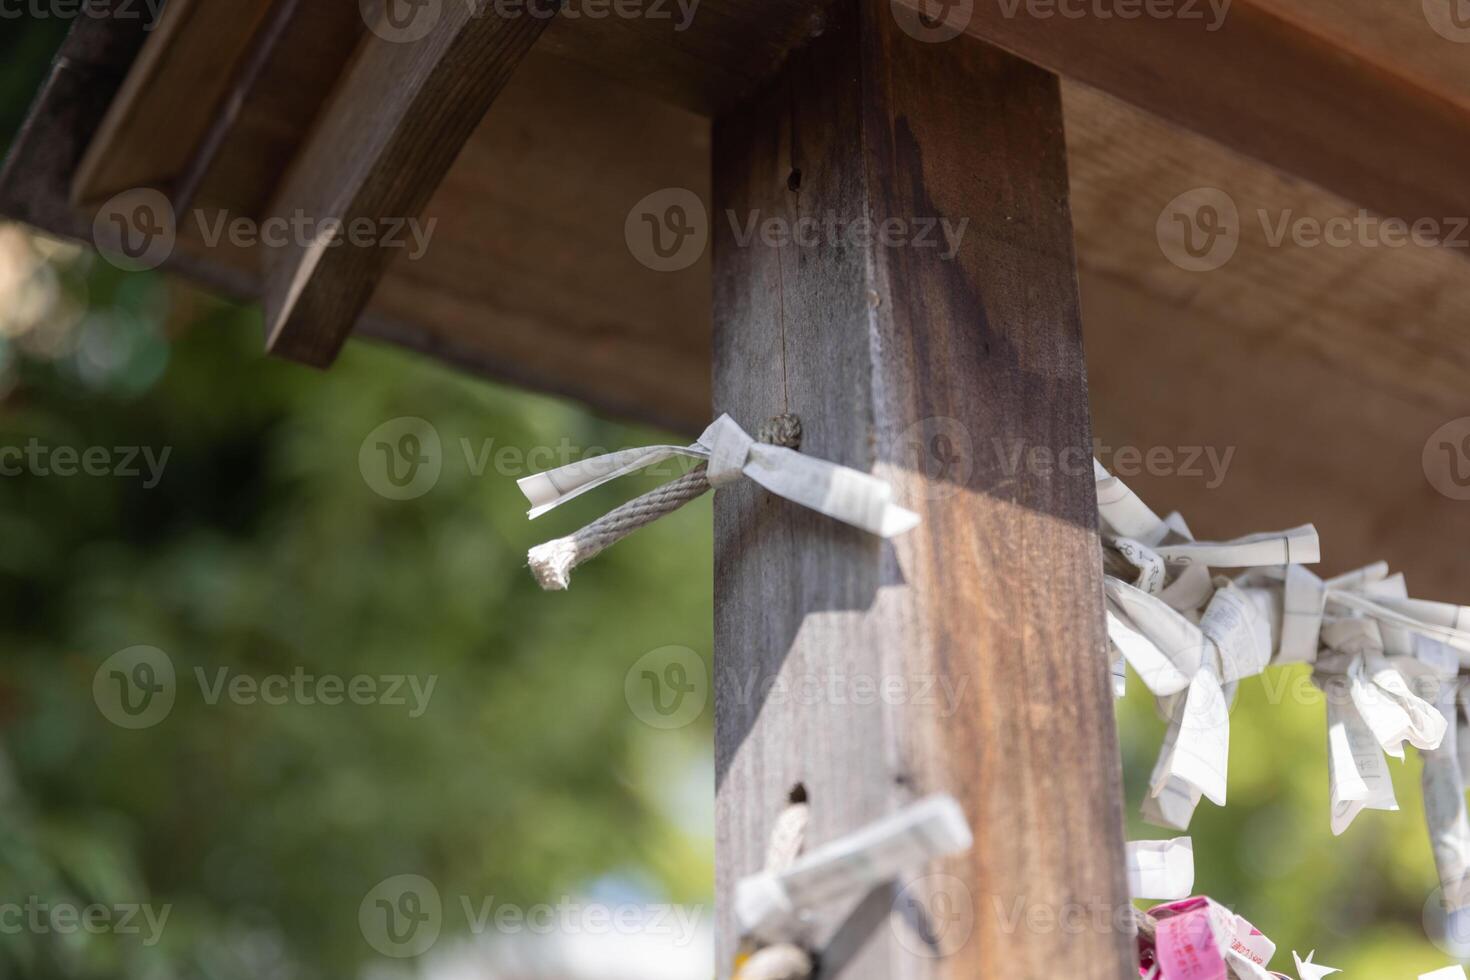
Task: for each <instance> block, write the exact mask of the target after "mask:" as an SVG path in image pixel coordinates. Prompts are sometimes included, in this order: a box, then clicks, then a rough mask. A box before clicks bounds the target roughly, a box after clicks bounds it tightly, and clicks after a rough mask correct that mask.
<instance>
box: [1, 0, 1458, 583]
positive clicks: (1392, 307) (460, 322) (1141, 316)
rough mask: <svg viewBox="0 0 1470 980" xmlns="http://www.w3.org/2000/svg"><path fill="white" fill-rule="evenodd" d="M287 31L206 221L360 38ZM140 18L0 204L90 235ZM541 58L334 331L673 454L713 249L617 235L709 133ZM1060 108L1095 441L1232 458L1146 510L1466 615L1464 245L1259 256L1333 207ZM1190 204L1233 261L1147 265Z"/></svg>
mask: <svg viewBox="0 0 1470 980" xmlns="http://www.w3.org/2000/svg"><path fill="white" fill-rule="evenodd" d="M700 9H704V8H703V6H701V8H700ZM1302 9H1303V16H1305V14H1306V12H1307V9H1308V8H1306V7H1304V8H1302ZM1312 9H1315V7H1313V8H1312ZM1411 13H1414V16H1416V17H1417V12H1412V11H1411ZM1400 15H1401V12H1400V13H1399V14H1395V15H1394V16H1400ZM1345 16H1346V15H1345ZM1389 16H1390V13H1389V11H1387V10H1386V9H1385V11H1384V17H1385V18H1387V17H1389ZM298 17H301V18H305V19H303V20H301V21H300V25H301V26H300V28H299V29H293V30H291V31H288V32H287V33H286V34H285V36H284V37H283V38H282V40H281V44H280V46H279V48H278V50H277V52H276V55H275V57H273V59H272V60H271V63H270V66H269V67H268V68H267V70H266V71H265V72H264V74H263V75H262V76H261V78H260V80H259V82H258V84H257V85H256V86H254V87H253V88H252V89H251V90H250V95H249V97H248V98H247V99H246V100H245V102H244V105H243V106H242V108H241V112H240V115H239V117H238V120H237V124H236V126H235V127H234V129H233V130H232V131H231V134H230V136H229V140H228V142H227V143H226V144H225V146H224V147H223V148H222V150H221V152H220V153H219V155H218V157H217V158H216V162H215V163H214V165H213V166H212V167H211V168H210V169H209V173H208V175H207V179H206V181H205V183H204V185H203V186H202V187H201V190H200V193H199V197H198V203H199V205H200V206H202V207H205V208H207V209H212V208H226V209H228V210H229V211H230V213H231V215H245V216H252V217H259V216H261V215H262V214H263V213H264V210H265V207H266V204H267V203H268V200H267V199H268V198H269V197H270V196H271V195H272V194H273V192H274V190H275V187H276V184H277V183H278V182H279V180H280V177H281V175H282V173H283V172H284V171H285V169H286V168H287V167H288V166H289V163H290V161H291V159H292V157H293V156H294V155H295V153H296V152H297V150H298V148H299V147H300V146H301V144H302V143H303V141H304V140H305V138H306V135H307V134H308V133H309V132H310V126H311V121H312V119H313V117H314V116H315V115H316V113H317V112H318V111H319V109H320V107H321V106H322V105H323V104H324V103H325V101H326V99H327V98H328V97H329V95H330V88H331V85H332V84H333V82H334V80H335V79H336V78H337V77H338V76H339V75H340V74H341V72H342V71H343V69H344V67H345V65H346V63H347V61H348V58H349V56H350V54H351V51H352V49H353V48H354V47H355V45H356V42H357V40H358V39H359V38H360V37H361V35H362V34H363V33H365V27H364V26H363V23H362V20H361V17H360V16H359V15H358V12H357V10H356V7H355V5H345V4H344V5H338V4H317V3H307V4H302V5H301V8H300V10H299V12H298ZM697 23H698V22H696V29H697ZM1345 23H1347V24H1351V23H1354V21H1351V20H1348V21H1345ZM572 26H574V25H571V24H568V25H560V24H557V25H553V26H552V27H551V28H549V29H548V30H549V31H552V30H555V31H560V30H564V29H566V28H568V27H572ZM141 27H142V24H141V22H138V21H124V22H120V23H118V24H111V23H110V22H107V21H96V20H93V19H90V18H82V19H80V20H79V21H78V22H77V25H76V28H75V30H74V31H73V33H72V35H71V38H70V39H69V40H68V42H67V46H66V48H65V49H64V50H63V52H62V55H61V58H60V59H59V61H58V63H57V67H56V71H55V73H54V75H53V78H52V80H51V82H50V83H48V86H47V88H46V89H45V91H44V94H43V97H42V99H41V100H40V101H39V102H38V104H37V107H36V112H35V113H34V114H33V116H32V118H31V120H30V122H29V123H28V125H27V127H26V129H25V131H24V134H23V136H22V138H21V140H20V141H19V142H18V143H17V145H16V147H15V149H14V153H13V154H12V160H11V164H10V166H9V168H8V169H7V170H6V172H5V174H4V177H3V178H0V213H3V214H5V215H7V216H9V217H12V218H15V219H17V220H22V221H26V222H29V223H30V224H32V225H35V226H37V227H39V228H43V229H45V230H47V231H49V232H50V233H52V234H57V235H63V236H67V237H72V238H78V239H81V240H84V241H85V240H87V239H88V238H89V236H90V233H91V224H92V216H91V215H90V214H87V213H86V212H84V211H79V210H77V209H75V208H73V207H72V206H71V205H70V203H69V202H68V200H67V194H68V188H69V186H70V182H71V175H72V173H73V172H74V169H75V167H76V165H77V161H78V159H79V157H80V155H81V152H82V150H83V149H84V148H85V146H86V143H87V140H88V139H89V138H90V135H91V134H92V133H93V132H94V131H95V130H96V127H97V125H98V121H99V119H100V118H101V115H102V114H103V112H104V111H105V109H106V107H107V104H108V100H109V98H110V96H111V94H112V93H113V92H115V91H116V90H117V88H118V86H119V85H120V83H121V81H122V78H123V75H124V73H125V72H126V71H127V69H128V65H129V64H130V63H131V61H132V59H133V58H134V57H135V56H136V52H137V50H138V46H139V45H140V44H141V43H142V42H143V40H144V38H145V35H144V33H143V32H142V30H141ZM1344 29H1345V30H1346V29H1347V28H1344ZM128 30H132V31H133V36H132V39H131V40H129V39H128V34H127V32H128ZM1432 37H1433V41H1434V42H1435V43H1439V44H1445V45H1448V44H1449V42H1448V41H1444V40H1442V39H1440V38H1439V37H1438V36H1437V35H1433V36H1432ZM548 40H549V38H548V36H545V35H543V39H542V43H545V42H547V41H548ZM1360 40H1363V41H1365V42H1366V41H1367V40H1371V38H1369V37H1366V36H1364V37H1362V38H1360ZM542 43H538V45H537V48H536V49H535V50H533V51H532V53H531V55H529V56H528V59H527V62H526V63H525V64H524V65H523V66H522V69H521V70H520V71H519V72H518V73H517V75H516V76H515V77H513V78H512V80H511V82H510V84H509V85H508V86H507V88H506V90H505V91H504V92H503V93H502V95H501V97H500V98H499V99H498V100H497V102H496V105H495V106H493V107H492V109H491V111H490V113H489V114H488V116H487V117H486V118H485V120H484V122H483V123H482V124H481V125H480V127H479V128H478V129H477V130H476V132H475V133H474V135H473V136H472V137H471V140H470V143H469V145H468V147H467V149H466V150H465V152H464V153H463V155H462V157H461V158H460V160H459V161H458V162H457V163H456V164H455V165H454V166H452V167H451V168H450V173H449V176H448V177H447V178H446V180H445V181H444V182H443V184H442V185H441V187H440V189H439V191H438V192H437V193H436V194H435V196H434V198H433V200H432V201H431V203H430V205H429V206H428V209H427V211H426V217H436V216H437V217H439V219H440V224H439V226H438V229H437V231H436V235H435V241H434V246H433V247H432V248H431V249H430V253H429V255H428V256H427V257H426V258H425V259H424V260H423V261H421V262H417V263H395V264H393V265H391V266H390V267H389V268H388V269H387V271H386V273H385V276H384V279H383V282H382V285H381V286H380V287H379V289H378V292H377V293H376V294H375V297H374V299H373V301H372V302H371V303H370V304H369V307H368V311H367V313H366V315H365V316H364V318H363V320H362V323H361V327H360V329H359V332H358V335H359V336H364V337H369V338H384V339H387V340H390V341H392V342H393V343H395V344H398V345H401V346H404V347H408V348H411V349H414V350H418V351H422V352H424V353H426V354H428V355H429V356H433V357H436V358H439V359H442V360H446V361H449V362H452V363H455V364H458V365H460V366H462V367H464V368H465V369H467V370H471V371H474V372H477V373H479V374H482V375H484V376H487V377H490V378H495V379H499V380H504V381H509V382H513V383H516V384H521V385H524V386H527V387H530V388H534V389H537V390H543V391H550V392H556V393H560V394H566V395H570V396H572V397H575V398H578V399H580V400H581V401H583V402H584V403H586V404H588V405H591V406H593V407H594V408H597V409H600V410H603V411H607V412H612V413H615V414H618V415H623V416H626V417H630V418H637V419H640V420H643V421H650V422H656V423H658V424H662V425H665V426H668V427H670V428H674V429H678V430H680V431H682V432H684V433H688V434H697V433H698V431H699V430H700V429H701V428H702V427H703V426H704V425H705V424H706V423H707V422H708V419H709V411H710V387H709V385H710V380H709V369H708V365H709V345H710V313H709V307H710V302H709V283H708V268H709V266H708V259H707V257H706V258H705V259H703V260H701V262H699V263H697V264H695V265H694V266H692V267H691V268H690V269H687V270H685V271H683V272H678V273H657V272H652V271H650V270H648V269H647V268H645V267H643V266H642V265H640V264H639V263H637V262H636V261H634V260H633V258H632V257H631V255H630V254H629V252H628V250H627V247H626V245H625V243H624V239H623V219H624V218H625V216H626V214H627V212H628V210H629V208H631V207H632V205H633V204H634V203H635V202H636V201H638V200H639V199H640V198H641V197H643V196H644V195H646V194H648V193H649V192H651V191H654V190H657V189H659V188H662V187H688V188H690V189H692V190H694V191H695V192H696V193H697V194H698V195H699V196H701V197H702V198H704V199H706V200H708V184H709V158H710V151H709V136H708V128H709V127H708V121H707V120H706V119H705V118H703V117H702V116H700V115H699V114H698V113H695V112H692V111H688V110H685V109H681V108H678V107H676V106H672V105H668V104H666V102H665V100H664V99H663V98H662V97H661V96H658V97H655V96H650V95H648V94H647V93H646V85H647V84H648V83H647V82H646V81H640V80H637V79H633V80H630V81H627V82H614V81H610V80H608V79H607V78H606V77H605V76H604V75H602V74H601V73H600V72H599V71H598V70H596V69H593V68H589V67H587V66H586V58H585V57H583V56H582V55H579V60H577V61H575V62H569V61H567V60H566V59H564V58H561V57H553V56H551V55H550V54H549V53H548V52H546V51H544V50H543V49H542ZM1457 50H1458V48H1457ZM584 54H585V53H584ZM1063 94H1064V105H1065V109H1066V112H1065V116H1066V121H1067V142H1068V150H1069V157H1070V162H1071V177H1072V209H1073V214H1074V220H1075V224H1076V231H1077V236H1078V253H1079V259H1080V264H1081V272H1082V301H1083V313H1084V318H1085V322H1087V324H1088V325H1089V331H1090V336H1091V342H1090V343H1089V345H1088V356H1089V362H1090V367H1091V371H1090V373H1091V377H1092V379H1093V389H1094V398H1093V403H1094V412H1095V418H1096V420H1097V429H1098V435H1099V437H1101V438H1102V439H1103V440H1104V441H1105V442H1106V443H1107V444H1108V445H1110V446H1117V445H1123V444H1127V445H1133V446H1138V447H1144V448H1147V447H1154V446H1159V447H1163V446H1175V447H1177V446H1180V445H1192V446H1212V447H1215V448H1216V450H1217V451H1219V452H1225V451H1228V450H1229V449H1230V448H1232V447H1234V449H1235V455H1234V457H1233V460H1232V463H1231V466H1230V469H1229V474H1228V478H1227V480H1226V481H1225V483H1223V484H1222V485H1220V486H1216V487H1207V486H1206V485H1205V484H1206V482H1207V481H1206V480H1204V479H1203V478H1201V477H1199V476H1185V475H1177V474H1176V475H1172V476H1169V475H1166V476H1152V475H1147V474H1145V475H1142V476H1140V477H1138V478H1137V480H1136V482H1138V483H1139V485H1140V490H1141V491H1142V492H1144V493H1146V494H1147V495H1148V496H1149V498H1150V499H1152V500H1154V501H1155V502H1157V503H1158V504H1159V506H1161V507H1177V508H1179V509H1181V510H1182V511H1184V512H1185V513H1186V514H1187V515H1188V516H1189V517H1190V518H1191V520H1192V521H1194V522H1195V523H1196V524H1198V525H1200V527H1199V531H1200V533H1203V534H1212V535H1215V536H1225V537H1228V536H1231V535H1234V534H1237V533H1241V532H1243V531H1245V530H1249V529H1252V528H1254V527H1257V526H1264V525H1280V526H1287V525H1289V524H1295V523H1299V522H1301V521H1305V520H1313V521H1316V522H1317V523H1318V525H1319V526H1320V527H1321V528H1322V529H1323V533H1324V541H1325V545H1326V549H1327V553H1326V559H1327V561H1326V563H1325V566H1324V567H1325V568H1327V569H1329V570H1334V571H1336V570H1344V569H1346V568H1347V567H1351V566H1352V565H1355V564H1361V563H1363V562H1366V561H1371V560H1374V559H1378V558H1389V559H1391V560H1393V562H1394V563H1395V564H1396V565H1397V566H1400V567H1403V568H1404V569H1405V570H1406V571H1407V573H1408V576H1409V581H1410V583H1411V585H1412V587H1413V588H1414V589H1415V590H1416V591H1418V592H1421V593H1422V594H1425V595H1430V596H1436V597H1439V598H1444V599H1453V598H1456V597H1457V596H1462V595H1463V593H1464V589H1465V581H1466V569H1465V565H1464V562H1463V559H1462V556H1460V555H1459V554H1458V553H1456V552H1455V550H1454V549H1452V548H1446V547H1444V545H1443V542H1444V540H1445V539H1446V535H1450V536H1453V535H1455V534H1461V536H1463V533H1462V532H1463V531H1465V530H1470V529H1467V528H1466V522H1467V520H1470V514H1467V511H1466V508H1465V506H1464V504H1463V503H1461V502H1459V501H1454V500H1450V499H1447V498H1445V497H1444V496H1441V495H1440V494H1438V493H1435V492H1434V491H1433V489H1432V487H1431V486H1430V484H1429V483H1428V481H1426V480H1425V478H1424V475H1423V473H1422V471H1421V468H1420V465H1419V463H1418V454H1419V452H1420V451H1421V449H1422V447H1423V445H1424V442H1425V440H1426V439H1427V438H1428V436H1429V434H1430V433H1431V432H1432V431H1434V429H1435V428H1437V427H1438V426H1439V425H1440V424H1442V423H1443V422H1446V421H1449V420H1451V419H1455V418H1460V417H1466V416H1470V403H1467V392H1470V360H1467V355H1466V351H1467V350H1470V280H1467V277H1466V273H1465V265H1464V259H1463V258H1462V257H1461V255H1460V254H1459V253H1463V252H1464V251H1465V249H1458V250H1456V249H1447V248H1439V249H1433V248H1428V249H1427V248H1383V247H1370V246H1366V245H1363V244H1353V245H1351V246H1350V247H1347V248H1329V247H1325V246H1324V247H1318V248H1311V249H1302V248H1276V247H1272V246H1271V245H1270V243H1269V242H1268V241H1267V240H1266V238H1265V236H1264V235H1263V234H1262V232H1261V226H1260V224H1259V221H1258V220H1257V218H1256V212H1257V211H1258V210H1260V209H1265V210H1266V211H1267V212H1268V213H1269V215H1270V216H1271V218H1272V220H1278V219H1279V218H1280V217H1281V216H1282V215H1285V214H1287V213H1288V212H1290V213H1292V214H1293V215H1295V216H1299V217H1300V216H1306V217H1312V218H1315V219H1319V220H1325V219H1328V218H1332V217H1341V216H1344V215H1347V216H1351V215H1355V214H1356V212H1357V207H1356V206H1355V205H1353V204H1350V203H1349V202H1347V201H1345V200H1342V199H1341V198H1339V197H1335V196H1333V195H1331V194H1328V193H1326V192H1324V191H1322V190H1320V189H1318V188H1316V187H1313V186H1312V185H1310V184H1308V183H1305V182H1302V181H1299V180H1293V179H1291V178H1288V177H1284V176H1281V175H1280V174H1278V173H1276V172H1274V171H1273V170H1272V169H1271V168H1269V167H1266V166H1263V165H1261V164H1259V163H1257V162H1255V161H1253V160H1250V159H1248V158H1245V157H1243V156H1241V155H1239V154H1237V153H1234V152H1232V151H1229V150H1226V149H1224V148H1222V147H1221V146H1219V145H1218V144H1216V143H1214V142H1212V141H1211V140H1208V139H1205V138H1202V137H1199V136H1195V135H1193V134H1190V133H1188V132H1185V131H1183V130H1181V129H1180V128H1179V127H1176V126H1172V125H1170V124H1168V123H1166V122H1164V121H1162V120H1160V119H1159V118H1157V117H1155V116H1152V115H1150V114H1147V113H1145V112H1142V111H1140V110H1138V109H1136V108H1132V107H1129V106H1128V105H1126V104H1124V103H1122V102H1120V101H1118V100H1116V99H1113V98H1111V97H1108V96H1105V95H1102V94H1100V93H1098V92H1097V91H1095V90H1092V89H1089V88H1088V87H1086V86H1083V85H1081V84H1079V83H1067V82H1065V81H1064V83H1063ZM1201 186H1209V187H1218V188H1222V189H1224V190H1226V191H1228V192H1229V193H1230V194H1231V195H1232V196H1233V197H1234V198H1235V199H1236V200H1237V203H1238V204H1239V206H1240V212H1241V216H1242V218H1243V220H1244V221H1245V227H1244V233H1243V234H1242V235H1241V239H1240V243H1239V247H1238V250H1237V252H1236V255H1235V256H1234V258H1233V259H1232V260H1231V261H1230V262H1229V263H1228V264H1227V265H1225V266H1224V267H1223V268H1221V269H1219V270H1217V271H1215V272H1211V273H1190V272H1186V271H1184V270H1181V269H1179V268H1177V267H1176V266H1174V265H1173V264H1171V263H1170V262H1169V261H1168V260H1167V259H1166V258H1165V257H1164V255H1163V253H1162V252H1161V251H1160V249H1159V244H1158V239H1157V237H1156V234H1155V220H1156V219H1157V217H1158V215H1159V213H1160V212H1161V211H1162V209H1163V208H1164V206H1165V204H1166V203H1167V202H1168V201H1169V200H1170V199H1171V198H1173V197H1174V196H1175V195H1177V194H1180V193H1182V192H1184V191H1186V190H1189V189H1191V188H1196V187H1201ZM195 231H196V226H195V225H194V224H193V223H192V222H190V221H185V222H183V223H182V224H181V227H180V245H179V248H178V250H177V251H176V252H175V254H174V256H173V258H172V259H171V260H170V262H169V265H168V266H167V267H168V268H170V269H172V270H174V271H175V272H177V273H180V274H182V275H185V276H188V277H190V278H191V279H194V280H195V281H197V282H200V283H203V284H205V285H207V286H209V287H210V288H212V289H216V290H219V291H224V292H227V293H230V294H232V295H236V296H239V297H241V298H243V299H247V300H249V299H253V298H255V297H257V296H259V294H260V290H261V283H260V275H259V268H260V266H261V265H262V258H261V257H260V256H258V255H256V254H254V253H253V252H250V251H239V250H231V249H227V248H224V247H220V248H215V249H210V248H207V247H205V245H204V244H203V242H201V241H200V240H199V237H198V235H197V234H196V233H195ZM518 243H525V245H526V248H521V247H520V245H519V244H518ZM441 248H442V252H441ZM536 253H539V261H531V260H530V257H531V256H532V255H533V254H536ZM568 283H575V288H568V286H567V284H568ZM1365 461H1368V462H1365ZM1212 519H1218V520H1219V523H1218V524H1212V523H1211V521H1212ZM1247 524H1248V525H1249V527H1247V526H1246V525H1247Z"/></svg>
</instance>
